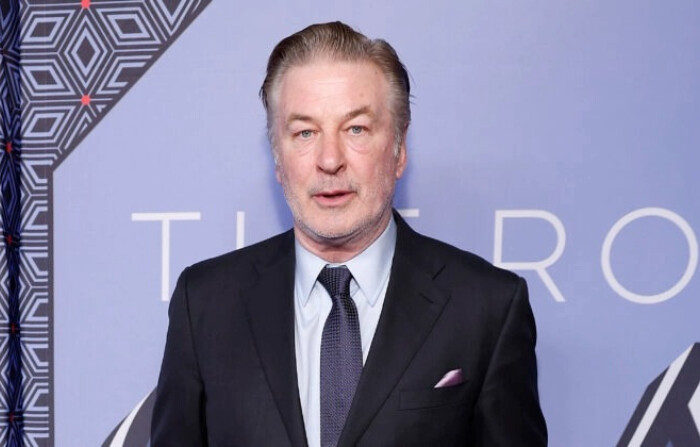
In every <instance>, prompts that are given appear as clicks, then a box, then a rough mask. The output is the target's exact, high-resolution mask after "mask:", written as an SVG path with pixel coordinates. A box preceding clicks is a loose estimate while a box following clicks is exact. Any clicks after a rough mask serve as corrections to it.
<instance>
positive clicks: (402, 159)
mask: <svg viewBox="0 0 700 447" xmlns="http://www.w3.org/2000/svg"><path fill="white" fill-rule="evenodd" d="M407 133H408V129H406V130H405V131H404V132H403V135H402V136H401V144H400V145H399V153H398V154H396V179H397V180H398V179H400V178H401V176H402V175H403V172H404V171H405V170H406V163H408V159H407V154H406V134H407Z"/></svg>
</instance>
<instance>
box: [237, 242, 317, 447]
mask: <svg viewBox="0 0 700 447" xmlns="http://www.w3.org/2000/svg"><path fill="white" fill-rule="evenodd" d="M293 241H294V238H293V236H292V235H291V233H290V235H289V237H288V238H286V240H285V243H284V245H283V247H282V249H281V250H274V251H275V253H269V255H270V259H273V260H272V261H271V262H267V260H262V261H261V262H260V263H259V264H258V265H256V268H257V269H258V273H259V277H258V280H257V281H256V282H255V283H254V284H253V285H252V286H251V287H249V288H247V289H246V290H244V291H243V296H244V297H245V299H246V308H247V312H248V320H249V324H250V327H251V330H252V332H253V337H254V340H255V347H256V349H257V352H258V355H259V356H260V361H261V363H262V366H263V369H264V371H265V376H266V378H267V382H268V384H269V386H270V390H271V391H272V395H273V396H274V399H275V402H276V404H277V409H278V410H279V412H280V415H281V416H282V420H283V422H284V425H285V427H286V429H287V434H288V435H289V439H290V441H291V444H292V445H293V446H295V447H296V446H306V434H305V431H304V421H303V416H302V413H301V403H300V400H299V390H298V381H297V370H296V355H295V346H294V262H295V261H294V242H293Z"/></svg>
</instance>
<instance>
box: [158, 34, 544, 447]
mask: <svg viewBox="0 0 700 447" xmlns="http://www.w3.org/2000/svg"><path fill="white" fill-rule="evenodd" d="M261 97H262V99H263V103H264V105H265V108H266V111H267V120H268V133H269V137H270V142H271V146H272V150H273V155H274V158H275V166H276V176H277V179H278V181H279V182H280V183H281V184H282V187H283V190H284V195H285V198H286V200H287V203H288V204H289V207H290V209H291V211H292V215H293V217H294V229H293V230H291V231H289V232H287V233H284V234H281V235H279V236H276V237H274V238H272V239H268V240H266V241H263V242H261V243H259V244H256V245H253V246H250V247H247V248H245V249H241V250H238V251H236V252H233V253H229V254H226V255H223V256H221V257H218V258H215V259H211V260H208V261H204V262H203V263H200V264H197V265H194V266H192V267H189V268H187V269H186V270H185V271H184V272H183V273H182V275H181V277H180V279H179V281H178V285H177V288H176V290H175V292H174V294H173V299H172V302H171V305H170V327H169V330H168V339H167V343H166V348H165V355H164V358H163V365H162V369H161V374H160V379H159V382H158V391H157V400H156V404H155V408H154V416H153V426H152V445H153V446H155V447H158V446H170V445H177V446H200V445H216V446H256V447H257V446H275V447H277V446H306V445H308V446H312V447H315V446H323V447H328V446H336V445H338V446H356V445H357V446H401V447H406V446H488V447H493V446H509V447H512V446H543V445H546V443H547V432H546V426H545V421H544V418H543V416H542V412H541V410H540V406H539V400H538V392H537V366H536V359H535V326H534V320H533V316H532V312H531V309H530V305H529V303H528V297H527V288H526V285H525V282H524V281H523V280H522V279H520V278H518V277H517V276H516V275H514V274H512V273H509V272H506V271H503V270H500V269H497V268H495V267H493V266H491V265H490V264H488V263H487V262H486V261H484V260H482V259H481V258H478V257H476V256H475V255H472V254H470V253H467V252H463V251H460V250H458V249H456V248H454V247H451V246H448V245H446V244H443V243H441V242H438V241H435V240H432V239H429V238H426V237H424V236H421V235H419V234H417V233H415V232H414V231H413V230H411V229H410V228H409V227H408V225H407V224H406V223H405V222H404V221H403V220H402V219H401V217H399V215H398V214H396V213H394V212H393V211H392V198H393V194H394V186H395V183H396V180H397V179H399V178H400V177H401V175H402V173H403V171H404V168H405V166H406V132H407V129H408V124H409V121H410V107H409V81H408V76H407V73H406V70H405V68H404V66H403V65H402V63H401V62H400V61H399V59H398V57H397V55H396V53H395V51H394V50H393V48H392V47H391V46H390V45H389V44H387V43H386V42H384V41H382V40H369V39H367V38H366V37H365V36H363V35H362V34H359V33H357V32H356V31H354V30H353V29H351V28H350V27H348V26H346V25H344V24H342V23H339V22H336V23H328V24H321V25H313V26H311V27H308V28H306V29H304V30H302V31H300V32H298V33H296V34H294V35H292V36H290V37H288V38H286V39H284V40H283V41H281V42H280V43H279V44H278V45H277V47H276V48H275V49H274V50H273V52H272V54H271V56H270V60H269V63H268V67H267V77H266V79H265V81H264V83H263V86H262V89H261Z"/></svg>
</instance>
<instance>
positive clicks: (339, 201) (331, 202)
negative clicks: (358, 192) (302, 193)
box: [313, 192, 353, 207]
mask: <svg viewBox="0 0 700 447" xmlns="http://www.w3.org/2000/svg"><path fill="white" fill-rule="evenodd" d="M352 196H353V194H352V193H351V192H346V193H344V194H337V195H333V196H324V195H322V194H318V195H315V196H313V197H314V200H315V201H316V203H318V204H319V205H321V206H324V207H338V206H342V205H345V204H346V203H348V202H349V201H350V199H351V198H352Z"/></svg>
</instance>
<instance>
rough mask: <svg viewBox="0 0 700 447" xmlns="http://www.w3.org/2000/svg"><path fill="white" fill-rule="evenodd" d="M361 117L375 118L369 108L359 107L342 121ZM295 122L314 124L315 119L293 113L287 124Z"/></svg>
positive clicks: (347, 114) (344, 116)
mask: <svg viewBox="0 0 700 447" xmlns="http://www.w3.org/2000/svg"><path fill="white" fill-rule="evenodd" d="M360 115H368V116H369V117H370V118H373V117H374V113H373V112H372V109H371V108H370V107H369V106H362V107H358V108H357V109H354V110H351V111H350V112H348V113H346V114H345V115H343V118H342V120H343V121H348V120H351V119H353V118H355V117H357V116H360ZM294 121H303V122H309V123H310V122H313V121H314V119H313V118H312V117H310V116H309V115H303V114H301V113H292V114H291V115H289V117H288V118H287V124H289V123H292V122H294Z"/></svg>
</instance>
